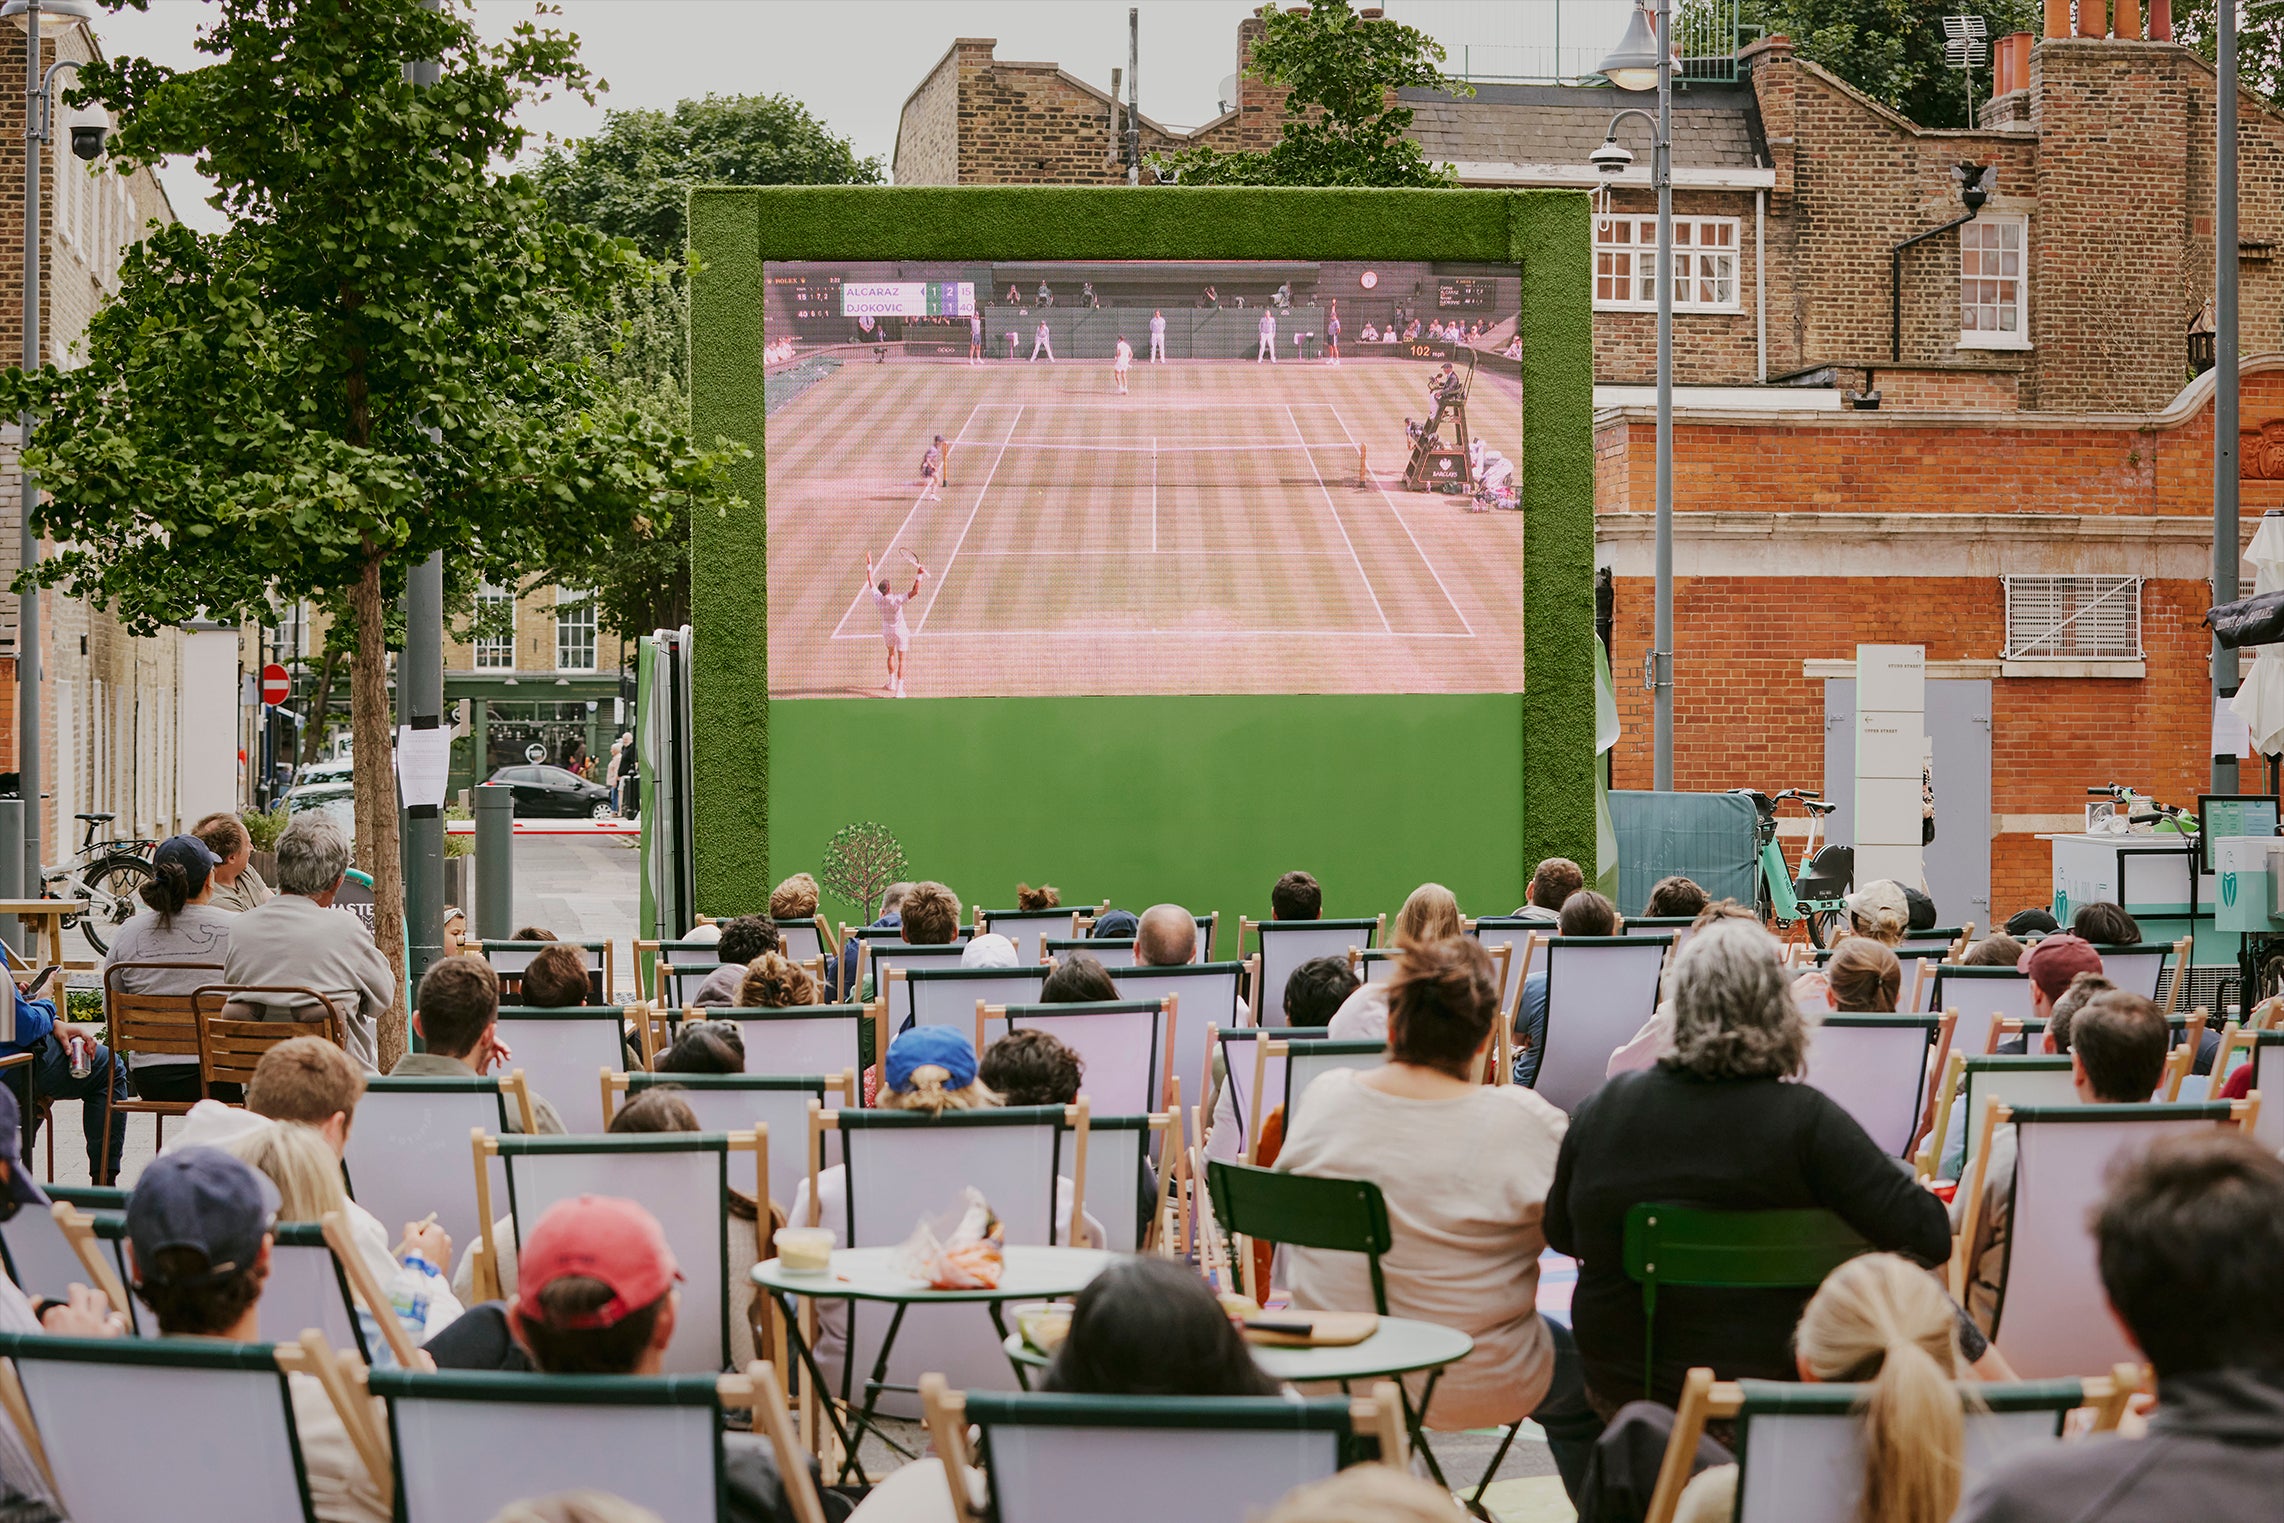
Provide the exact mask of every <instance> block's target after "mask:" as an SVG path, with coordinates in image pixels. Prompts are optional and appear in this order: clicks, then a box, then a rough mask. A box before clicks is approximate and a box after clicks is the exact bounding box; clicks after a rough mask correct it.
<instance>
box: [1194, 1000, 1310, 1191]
mask: <svg viewBox="0 0 2284 1523" xmlns="http://www.w3.org/2000/svg"><path fill="white" fill-rule="evenodd" d="M1288 1029H1289V1028H1288ZM1212 1037H1213V1045H1214V1052H1215V1055H1216V1056H1218V1057H1219V1058H1220V1059H1221V1064H1220V1066H1221V1068H1222V1082H1223V1083H1224V1084H1227V1085H1228V1086H1229V1108H1230V1112H1231V1114H1233V1115H1234V1116H1235V1117H1236V1118H1237V1134H1236V1135H1235V1136H1233V1137H1224V1136H1223V1135H1222V1131H1223V1130H1224V1129H1223V1128H1214V1129H1212V1130H1211V1132H1210V1134H1209V1135H1208V1136H1207V1137H1206V1139H1205V1150H1206V1154H1207V1156H1208V1157H1212V1158H1223V1159H1241V1160H1243V1161H1245V1162H1248V1163H1250V1162H1251V1161H1252V1160H1253V1158H1254V1156H1255V1152H1256V1145H1257V1143H1258V1140H1259V1134H1260V1123H1261V1121H1262V1120H1263V1119H1264V1118H1265V1117H1266V1116H1267V1115H1268V1114H1269V1106H1268V1105H1263V1104H1259V1103H1257V1102H1258V1101H1259V1097H1260V1096H1262V1095H1281V1094H1283V1093H1284V1092H1285V1063H1286V1053H1287V1052H1289V1051H1290V1050H1291V1049H1292V1048H1293V1047H1295V1046H1299V1045H1301V1044H1303V1043H1305V1042H1309V1041H1320V1040H1322V1038H1317V1037H1310V1036H1307V1035H1306V1034H1305V1033H1303V1034H1300V1035H1288V1036H1287V1037H1285V1038H1283V1039H1280V1038H1279V1037H1278V1036H1277V1034H1276V1033H1275V1032H1272V1031H1263V1030H1262V1029H1261V1028H1260V1027H1258V1026H1240V1027H1238V1028H1237V1029H1236V1030H1235V1031H1215V1032H1213V1033H1212ZM1270 1103H1271V1104H1274V1103H1275V1102H1274V1101H1271V1102H1270ZM1207 1119H1208V1120H1209V1121H1210V1120H1211V1118H1210V1117H1209V1118H1207Z"/></svg>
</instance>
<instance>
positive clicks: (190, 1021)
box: [49, 962, 222, 1174]
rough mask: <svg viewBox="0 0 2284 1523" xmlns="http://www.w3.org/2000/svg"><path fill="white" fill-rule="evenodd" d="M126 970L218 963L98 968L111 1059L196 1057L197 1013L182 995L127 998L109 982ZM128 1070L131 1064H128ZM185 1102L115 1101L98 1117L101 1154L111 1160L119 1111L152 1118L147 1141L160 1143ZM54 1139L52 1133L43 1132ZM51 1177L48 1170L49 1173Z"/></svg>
mask: <svg viewBox="0 0 2284 1523" xmlns="http://www.w3.org/2000/svg"><path fill="white" fill-rule="evenodd" d="M130 968H164V969H167V970H168V971H170V972H179V971H182V970H183V969H195V970H197V971H199V972H202V973H219V972H221V971H222V964H220V963H218V962H115V963H109V964H107V965H105V967H104V969H103V1009H104V1013H105V1015H106V1016H108V1017H109V1019H110V1023H111V1058H112V1061H113V1062H116V1063H126V1062H127V1060H128V1058H129V1057H130V1056H131V1055H136V1054H140V1055H141V1056H143V1057H147V1058H148V1057H169V1058H196V1057H197V1056H198V1010H197V1008H196V1006H195V1005H194V1004H193V1003H192V1000H191V997H190V996H189V995H187V994H129V993H127V992H126V991H125V990H124V989H121V988H120V987H119V986H118V984H117V983H115V982H114V981H113V980H114V979H116V978H117V976H118V975H119V974H121V973H124V972H126V971H127V970H128V969H130ZM129 1066H130V1067H132V1065H129ZM191 1103H192V1102H190V1101H188V1100H141V1099H134V1100H118V1099H114V1100H113V1101H112V1102H111V1109H110V1110H109V1111H108V1112H107V1113H106V1114H105V1115H104V1117H103V1156H104V1157H105V1158H109V1157H110V1156H111V1119H112V1117H114V1116H117V1115H119V1114H121V1113H122V1112H124V1113H126V1114H128V1115H147V1116H150V1117H152V1118H153V1119H152V1123H151V1124H152V1140H153V1143H154V1144H155V1145H156V1146H158V1147H161V1148H163V1147H165V1145H166V1137H167V1134H166V1125H167V1117H169V1116H180V1115H182V1114H183V1113H184V1112H186V1111H188V1110H189V1109H190V1107H191ZM49 1141H50V1143H51V1144H52V1143H53V1141H54V1133H53V1132H52V1131H51V1132H50V1133H49ZM49 1172H50V1173H51V1174H53V1172H54V1170H53V1169H50V1171H49Z"/></svg>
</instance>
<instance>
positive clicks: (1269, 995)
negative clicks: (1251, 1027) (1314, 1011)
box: [1237, 915, 1388, 1026]
mask: <svg viewBox="0 0 2284 1523" xmlns="http://www.w3.org/2000/svg"><path fill="white" fill-rule="evenodd" d="M1387 923H1388V917H1387V916H1385V915H1377V916H1374V917H1373V918H1372V919H1370V920H1243V919H1241V920H1239V921H1238V922H1237V945H1238V950H1239V951H1240V952H1242V951H1243V950H1244V947H1245V938H1246V937H1247V936H1248V935H1252V936H1255V937H1257V938H1259V941H1260V961H1259V962H1257V963H1255V964H1254V967H1253V988H1252V994H1251V996H1250V997H1251V1000H1252V1004H1253V1020H1254V1023H1255V1024H1257V1025H1261V1026H1282V1025H1284V1024H1285V980H1286V979H1288V978H1290V977H1291V976H1292V973H1293V969H1295V968H1297V967H1299V966H1300V965H1301V964H1302V963H1304V962H1308V961H1310V960H1311V959H1313V958H1318V957H1346V956H1347V955H1348V949H1349V948H1350V947H1376V946H1378V945H1380V933H1381V931H1382V930H1383V929H1384V928H1385V927H1386V926H1387Z"/></svg>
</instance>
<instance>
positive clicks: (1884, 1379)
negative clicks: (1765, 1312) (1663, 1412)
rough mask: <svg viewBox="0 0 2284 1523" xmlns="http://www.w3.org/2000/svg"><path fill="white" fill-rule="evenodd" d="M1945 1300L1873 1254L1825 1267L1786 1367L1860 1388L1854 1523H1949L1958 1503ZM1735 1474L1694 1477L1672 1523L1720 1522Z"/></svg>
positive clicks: (1954, 1352)
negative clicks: (1859, 1486) (1859, 1476)
mask: <svg viewBox="0 0 2284 1523" xmlns="http://www.w3.org/2000/svg"><path fill="white" fill-rule="evenodd" d="M1957 1326H1958V1321H1957V1317H1956V1314H1955V1313H1954V1312H1953V1311H1952V1308H1951V1301H1950V1298H1949V1297H1947V1296H1945V1295H1944V1294H1943V1292H1942V1291H1941V1290H1940V1289H1938V1288H1937V1287H1936V1284H1935V1280H1934V1278H1933V1276H1931V1275H1930V1274H1929V1273H1928V1272H1927V1271H1926V1270H1924V1269H1920V1268H1918V1267H1917V1266H1915V1265H1913V1264H1912V1263H1911V1262H1910V1261H1909V1260H1907V1259H1903V1258H1899V1257H1897V1256H1896V1255H1895V1254H1892V1253H1870V1254H1866V1255H1864V1256H1863V1257H1862V1258H1859V1259H1851V1260H1849V1261H1848V1262H1847V1263H1845V1264H1842V1265H1841V1266H1840V1267H1839V1268H1838V1269H1835V1270H1833V1271H1832V1273H1831V1275H1830V1276H1828V1277H1827V1278H1826V1279H1825V1281H1824V1284H1823V1287H1822V1288H1821V1289H1819V1290H1818V1291H1817V1292H1816V1295H1815V1296H1814V1298H1812V1299H1811V1300H1810V1301H1809V1303H1808V1309H1807V1310H1806V1311H1805V1312H1803V1313H1801V1317H1800V1326H1799V1328H1798V1329H1797V1331H1796V1332H1795V1333H1794V1335H1793V1348H1794V1354H1793V1359H1794V1363H1795V1364H1796V1365H1797V1366H1798V1368H1799V1373H1800V1378H1801V1379H1802V1380H1805V1381H1808V1382H1810V1383H1812V1384H1823V1383H1828V1382H1836V1381H1849V1382H1854V1383H1857V1384H1861V1385H1867V1386H1869V1387H1870V1388H1871V1389H1870V1391H1869V1392H1868V1393H1867V1394H1866V1397H1865V1401H1864V1406H1863V1410H1862V1417H1863V1423H1864V1480H1863V1501H1862V1503H1861V1504H1860V1506H1859V1508H1858V1511H1857V1514H1856V1519H1857V1523H1947V1520H1948V1519H1949V1518H1950V1517H1951V1515H1952V1513H1953V1512H1955V1511H1957V1509H1958V1506H1959V1483H1960V1475H1961V1466H1962V1464H1963V1461H1964V1449H1965V1419H1964V1416H1963V1414H1962V1411H1961V1407H1960V1399H1959V1391H1958V1387H1957V1385H1956V1384H1955V1382H1956V1381H1957V1380H1958V1379H1959V1378H1960V1374H1961V1370H1960V1359H1959V1349H1958V1342H1957V1334H1956V1329H1957ZM1736 1502H1737V1467H1736V1466H1735V1465H1717V1466H1715V1467H1714V1468H1713V1469H1711V1470H1707V1471H1704V1472H1702V1473H1700V1474H1699V1475H1698V1476H1697V1477H1696V1478H1695V1479H1694V1480H1692V1481H1691V1482H1690V1483H1689V1487H1688V1489H1687V1490H1685V1491H1684V1492H1682V1494H1681V1506H1680V1508H1679V1510H1678V1511H1677V1512H1676V1513H1675V1514H1674V1519H1675V1523H1727V1520H1728V1519H1729V1518H1730V1517H1731V1516H1732V1515H1733V1514H1734V1512H1735V1509H1736Z"/></svg>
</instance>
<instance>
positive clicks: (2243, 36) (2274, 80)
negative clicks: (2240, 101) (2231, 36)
mask: <svg viewBox="0 0 2284 1523" xmlns="http://www.w3.org/2000/svg"><path fill="white" fill-rule="evenodd" d="M2219 25H2220V20H2219V11H2218V8H2217V7H2216V6H2215V5H2214V3H2213V0H2182V3H2180V4H2177V5H2175V6H2174V7H2173V37H2174V40H2175V41H2178V42H2183V43H2186V44H2188V45H2189V46H2190V47H2192V48H2195V49H2196V50H2197V51H2198V52H2199V53H2201V54H2203V55H2204V56H2205V58H2206V59H2207V60H2208V61H2217V60H2218V59H2219V58H2220V36H2219V33H2218V32H2217V30H2216V28H2218V27H2219ZM2236 79H2237V84H2238V85H2239V86H2240V87H2241V88H2243V89H2245V90H2248V91H2250V92H2251V93H2252V94H2254V95H2257V96H2259V97H2260V98H2261V99H2263V100H2270V101H2276V102H2279V103H2284V0H2251V3H2249V4H2247V5H2245V6H2244V7H2242V8H2241V9H2240V10H2239V11H2238V12H2237V22H2236Z"/></svg>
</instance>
